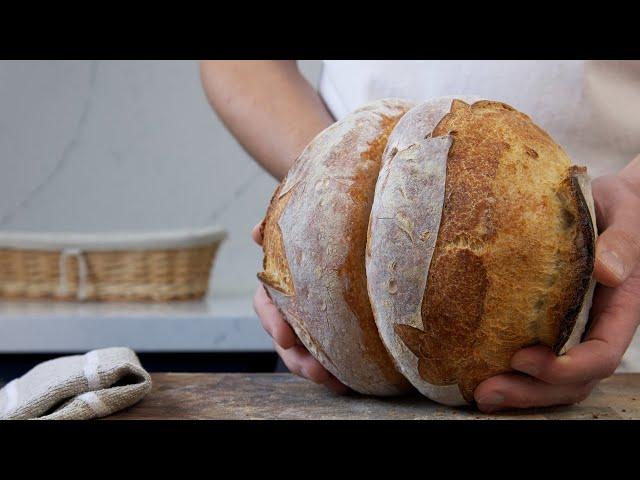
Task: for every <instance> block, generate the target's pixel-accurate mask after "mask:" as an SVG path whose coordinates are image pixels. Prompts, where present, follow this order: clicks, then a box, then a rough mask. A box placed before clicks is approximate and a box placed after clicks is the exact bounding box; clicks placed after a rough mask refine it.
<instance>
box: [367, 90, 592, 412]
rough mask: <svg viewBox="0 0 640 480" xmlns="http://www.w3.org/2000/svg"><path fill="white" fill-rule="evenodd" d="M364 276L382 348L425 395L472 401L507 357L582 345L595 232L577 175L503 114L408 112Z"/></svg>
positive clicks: (391, 150)
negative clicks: (530, 350)
mask: <svg viewBox="0 0 640 480" xmlns="http://www.w3.org/2000/svg"><path fill="white" fill-rule="evenodd" d="M382 162H383V163H382V167H381V171H380V174H379V178H378V182H377V185H376V190H375V196H374V202H373V206H372V210H371V218H370V223H369V232H368V242H367V260H366V273H367V283H368V290H369V297H370V300H371V305H372V307H373V312H374V315H375V320H376V323H377V326H378V330H379V332H380V335H381V337H382V339H383V341H384V343H385V345H386V347H387V349H388V350H389V352H390V353H391V354H392V356H393V357H394V358H395V360H396V364H397V365H398V367H399V369H400V370H401V372H402V373H403V374H404V375H405V377H406V378H407V379H409V380H410V381H411V383H412V384H413V385H414V386H415V387H416V388H417V389H418V390H420V391H421V392H422V393H423V394H425V395H426V396H428V397H430V398H431V399H433V400H436V401H439V402H442V403H446V404H450V405H456V404H463V403H466V402H472V401H473V391H474V389H475V387H476V386H477V385H478V384H479V383H480V382H481V381H483V380H485V379H486V378H488V377H490V376H493V375H496V374H499V373H502V372H507V371H509V370H510V366H509V363H510V359H511V357H512V356H513V354H514V353H515V352H516V351H517V350H519V349H521V348H523V347H526V346H529V345H536V344H543V345H547V346H549V347H551V348H552V349H553V350H554V351H555V352H556V353H558V354H561V353H564V351H566V349H568V348H569V347H570V346H572V345H574V344H575V343H577V342H579V341H580V338H581V335H582V333H583V331H584V328H585V324H586V321H587V316H588V311H589V307H590V303H591V296H592V293H593V284H594V282H593V280H592V277H591V274H592V270H593V264H594V245H595V238H596V226H595V218H594V209H593V199H592V197H591V193H590V186H589V185H590V182H589V179H588V177H587V175H586V169H585V168H583V167H576V166H572V165H571V161H570V160H569V158H568V157H567V155H566V154H565V153H564V151H563V150H562V148H561V147H560V146H558V145H557V144H556V143H555V142H554V141H553V139H552V138H551V137H550V136H549V135H548V134H547V133H546V132H544V131H543V130H542V129H540V128H539V127H538V126H536V125H535V124H534V123H533V122H532V121H531V119H530V118H529V117H528V116H526V115H524V114H523V113H520V112H519V111H517V110H515V109H514V108H512V107H510V106H508V105H506V104H504V103H500V102H495V101H487V100H476V99H462V98H458V99H452V98H440V99H436V100H433V101H430V102H426V103H423V104H421V105H418V106H416V107H414V108H413V109H411V110H410V111H409V112H407V113H406V114H405V115H404V116H403V117H402V119H401V120H400V121H399V123H398V124H397V125H396V127H395V128H394V130H393V132H392V134H391V135H390V137H389V140H388V144H387V147H386V150H385V152H384V155H383V161H382Z"/></svg>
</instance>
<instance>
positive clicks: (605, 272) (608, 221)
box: [594, 179, 640, 287]
mask: <svg viewBox="0 0 640 480" xmlns="http://www.w3.org/2000/svg"><path fill="white" fill-rule="evenodd" d="M610 187H611V188H607V189H604V190H603V192H602V193H603V194H605V195H606V196H607V199H606V201H603V202H601V206H602V207H603V208H602V211H601V216H602V218H601V220H602V224H603V226H604V227H605V228H604V231H603V232H602V234H601V235H600V237H599V238H598V241H597V243H596V264H595V270H594V275H595V277H596V279H597V280H598V281H599V282H600V283H603V284H604V285H607V286H609V287H616V286H618V285H620V284H621V283H622V282H624V281H625V280H626V279H627V277H628V276H629V275H630V274H631V272H633V270H634V269H635V268H636V266H637V265H638V263H639V262H640V197H639V196H638V195H637V192H635V191H634V188H632V184H631V183H630V182H628V181H625V180H624V179H620V180H618V181H617V182H615V185H614V184H612V185H610ZM598 223H600V222H598Z"/></svg>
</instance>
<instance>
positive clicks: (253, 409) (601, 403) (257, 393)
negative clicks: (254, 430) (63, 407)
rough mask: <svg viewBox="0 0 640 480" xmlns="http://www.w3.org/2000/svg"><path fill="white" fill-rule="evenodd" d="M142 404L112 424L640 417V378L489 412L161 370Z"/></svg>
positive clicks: (293, 381) (279, 380) (289, 381)
mask: <svg viewBox="0 0 640 480" xmlns="http://www.w3.org/2000/svg"><path fill="white" fill-rule="evenodd" d="M151 377H152V379H153V389H152V390H151V392H150V393H149V394H148V395H147V396H146V397H145V398H144V399H143V400H142V401H141V402H140V403H138V404H137V405H134V406H133V407H131V408H129V409H127V410H124V411H122V412H120V413H117V414H115V415H112V416H110V417H108V419H114V420H118V419H126V420H134V419H136V420H137V419H140V420H142V419H158V420H164V419H194V420H195V419H211V420H239V419H246V420H248V419H297V420H329V419H358V420H369V419H392V420H405V419H407V420H409V419H438V420H448V419H477V420H482V419H496V418H497V419H640V374H620V375H614V376H613V377H611V378H609V379H607V380H604V381H602V382H601V383H600V384H599V385H598V386H597V387H596V389H595V390H594V391H593V393H592V394H591V396H590V397H589V398H588V399H587V400H585V401H584V402H582V403H580V404H577V405H573V406H566V407H554V408H544V409H532V410H527V411H514V412H509V413H502V414H498V415H485V414H482V413H480V412H478V411H476V410H475V409H473V408H471V407H467V408H450V407H444V406H442V405H438V404H436V403H433V402H431V401H429V400H428V399H426V398H424V397H421V396H419V395H413V396H407V397H402V398H372V397H364V396H360V395H350V396H338V395H335V394H333V393H331V392H329V391H328V390H326V389H325V388H324V387H321V386H318V385H315V384H313V383H311V382H309V381H306V380H303V379H300V378H298V377H295V376H293V375H291V374H238V373H195V374H192V373H156V374H152V375H151Z"/></svg>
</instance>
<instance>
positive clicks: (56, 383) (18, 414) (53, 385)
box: [0, 347, 151, 420]
mask: <svg viewBox="0 0 640 480" xmlns="http://www.w3.org/2000/svg"><path fill="white" fill-rule="evenodd" d="M150 389H151V377H150V376H149V374H148V373H147V372H146V371H145V370H144V368H142V365H141V364H140V360H138V357H137V356H136V354H135V352H134V351H133V350H131V349H130V348H126V347H114V348H104V349H99V350H92V351H90V352H88V353H86V354H85V355H72V356H67V357H61V358H56V359H53V360H49V361H46V362H43V363H41V364H39V365H36V366H35V367H33V368H32V369H31V370H29V371H28V372H27V373H26V374H24V375H23V376H22V377H20V378H17V379H15V380H13V381H11V382H9V383H8V384H7V385H5V386H4V387H3V388H2V390H0V419H2V420H26V419H41V420H88V419H91V418H98V417H105V416H107V415H110V414H112V413H114V412H117V411H118V410H122V409H124V408H126V407H128V406H130V405H133V404H134V403H136V402H138V401H139V400H141V399H142V397H144V396H145V395H146V394H147V392H149V390H150Z"/></svg>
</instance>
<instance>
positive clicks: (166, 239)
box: [0, 225, 228, 251]
mask: <svg viewBox="0 0 640 480" xmlns="http://www.w3.org/2000/svg"><path fill="white" fill-rule="evenodd" d="M227 236H228V235H227V231H226V230H225V229H224V228H222V227H220V226H217V225H216V226H208V227H198V228H185V229H176V230H157V231H144V232H141V231H138V232H134V231H130V232H100V233H98V232H95V233H73V232H20V231H14V232H0V248H11V249H24V250H64V249H78V250H93V251H100V250H102V251H114V250H149V249H171V248H185V247H197V246H203V245H208V244H211V243H217V242H221V241H222V240H224V239H225V238H226V237H227Z"/></svg>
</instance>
